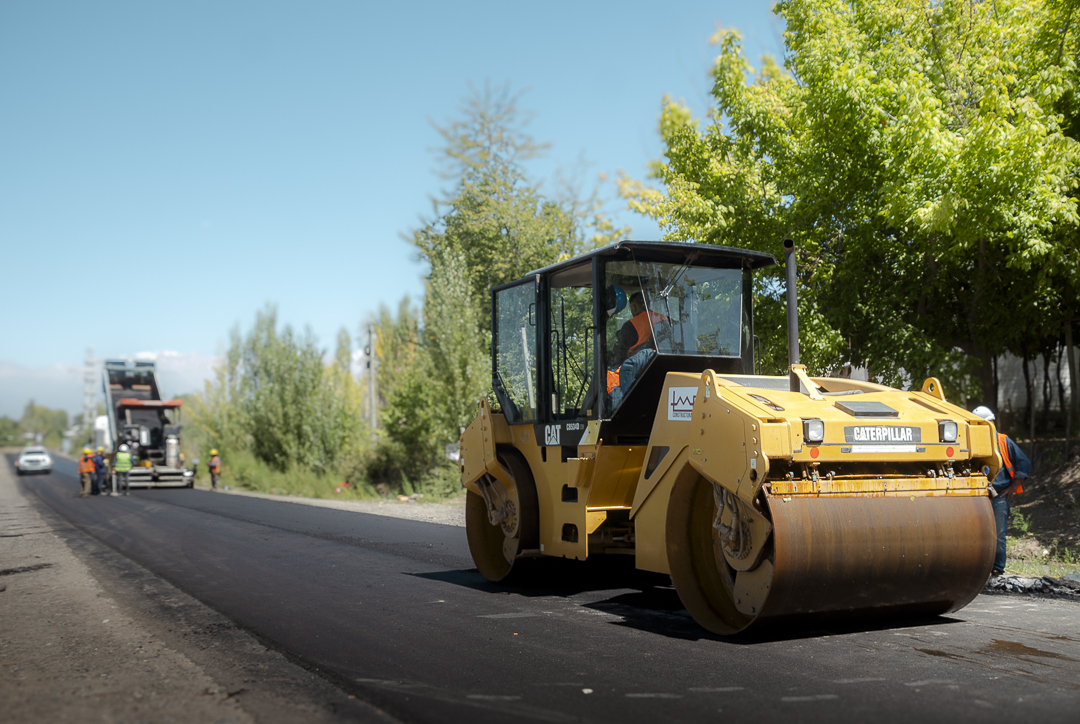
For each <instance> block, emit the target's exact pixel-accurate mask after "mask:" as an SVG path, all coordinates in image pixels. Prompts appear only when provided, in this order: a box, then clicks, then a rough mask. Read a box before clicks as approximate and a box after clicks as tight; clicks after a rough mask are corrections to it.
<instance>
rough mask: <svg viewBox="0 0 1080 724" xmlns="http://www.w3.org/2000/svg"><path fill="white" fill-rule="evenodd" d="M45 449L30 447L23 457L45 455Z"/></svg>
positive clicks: (24, 451)
mask: <svg viewBox="0 0 1080 724" xmlns="http://www.w3.org/2000/svg"><path fill="white" fill-rule="evenodd" d="M44 454H45V448H43V447H28V448H26V449H25V450H23V455H44Z"/></svg>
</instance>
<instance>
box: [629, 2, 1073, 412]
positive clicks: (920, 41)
mask: <svg viewBox="0 0 1080 724" xmlns="http://www.w3.org/2000/svg"><path fill="white" fill-rule="evenodd" d="M776 12H777V13H778V14H780V15H781V16H782V17H783V18H784V20H785V22H786V24H787V30H786V32H785V34H784V38H785V43H786V58H785V63H784V67H783V68H781V67H780V66H779V65H777V64H776V63H775V62H774V61H773V60H771V59H769V58H765V59H763V62H762V65H761V68H760V69H754V68H753V67H751V65H750V64H749V62H748V61H747V60H746V59H745V57H744V56H743V53H742V49H741V44H740V39H739V35H738V33H737V32H735V31H733V30H727V29H723V30H720V31H718V32H717V34H716V36H715V37H714V40H715V42H716V43H717V45H718V46H719V50H720V53H719V56H718V57H717V59H716V61H715V63H714V65H713V68H712V76H713V81H714V85H713V89H712V97H713V99H714V101H715V106H714V107H713V108H712V110H711V111H710V114H709V118H708V119H706V120H705V122H701V121H698V120H696V119H694V118H692V117H691V114H690V113H689V111H688V110H687V109H686V108H685V107H684V106H682V105H681V104H679V103H676V102H674V101H671V100H670V99H668V100H665V102H664V106H663V111H662V114H661V119H660V132H661V136H662V138H663V140H664V143H665V147H666V150H665V159H664V161H661V162H657V163H655V164H654V165H653V167H652V169H651V173H652V175H653V177H654V178H656V179H658V180H659V181H660V182H661V183H662V184H663V186H664V188H665V191H664V192H663V193H661V192H660V191H657V190H656V189H652V188H649V187H647V186H645V185H644V184H641V183H638V182H635V181H633V180H630V179H623V180H622V190H623V193H624V195H625V196H627V197H628V198H629V200H630V204H631V206H632V208H635V209H637V210H639V211H641V212H643V213H646V214H648V215H650V216H652V217H654V218H656V219H657V220H658V221H659V223H660V224H661V225H662V227H663V228H664V230H665V238H667V239H671V240H678V239H690V238H692V239H698V240H700V241H703V242H707V243H713V244H725V245H729V246H736V247H744V248H755V249H761V250H766V251H772V252H773V253H774V254H776V255H777V257H778V258H779V257H780V242H781V241H782V240H783V239H784V238H785V237H787V236H792V237H793V238H795V240H796V242H797V245H798V247H799V249H800V251H799V262H800V267H801V268H800V277H799V284H800V289H799V291H800V295H802V297H803V301H801V302H800V306H804V305H805V312H806V313H808V314H809V315H810V316H811V317H812V319H811V320H809V321H808V323H807V322H804V323H803V324H804V326H803V329H802V335H801V340H800V342H801V344H802V345H803V346H804V348H807V347H806V346H807V344H808V343H809V349H810V354H809V355H808V357H809V358H810V359H809V360H808V361H809V362H810V364H811V366H813V367H815V368H816V369H817V370H818V371H819V372H824V371H829V370H835V369H837V368H838V367H839V366H840V365H841V364H849V363H850V364H862V365H867V366H868V367H869V368H870V369H871V372H872V373H873V374H874V375H875V376H878V377H880V378H881V379H883V380H884V381H886V382H888V383H891V384H899V383H901V382H903V380H902V379H901V370H903V371H906V372H907V373H908V375H909V376H910V377H911V378H914V379H915V380H916V381H918V380H920V379H921V377H922V376H925V375H929V374H935V375H938V376H941V377H943V378H945V379H946V381H947V386H954V387H955V386H959V387H960V388H961V392H962V393H963V392H967V393H970V394H975V393H977V392H978V389H979V382H982V387H983V388H984V389H985V390H986V391H987V392H989V391H990V389H991V387H992V385H993V381H992V375H991V374H990V366H989V362H990V359H991V358H992V357H993V356H995V355H998V354H1001V353H1002V352H1003V351H1005V350H1013V351H1019V350H1021V349H1023V348H1024V347H1025V345H1030V344H1032V340H1033V339H1037V338H1039V337H1040V336H1043V335H1044V334H1045V333H1046V332H1047V331H1048V330H1053V331H1055V333H1060V330H1061V329H1062V325H1063V323H1064V320H1065V319H1067V318H1069V317H1071V316H1073V315H1075V310H1076V306H1077V305H1076V300H1077V299H1078V298H1080V284H1078V279H1077V271H1076V270H1077V269H1078V268H1080V252H1078V244H1077V235H1076V224H1077V199H1076V189H1077V178H1078V176H1077V174H1078V169H1080V146H1078V144H1077V142H1076V135H1075V131H1076V97H1077V95H1076V94H1077V89H1078V88H1080V74H1078V71H1077V56H1078V50H1080V3H1078V2H1076V0H1049V1H1047V0H1003V1H999V2H977V1H975V0H944V1H942V2H925V1H920V0H899V1H896V0H889V1H888V2H886V1H885V0H862V1H859V2H841V1H840V0H785V1H783V2H780V3H778V4H777V6H776ZM782 289H783V285H782V283H778V282H777V281H776V278H774V279H768V278H766V279H764V280H763V281H762V283H761V284H760V286H759V289H758V292H759V294H758V300H759V308H760V310H761V311H762V312H763V318H764V319H765V320H767V324H766V325H764V326H760V327H759V330H760V331H759V334H762V336H763V337H766V339H767V342H768V343H769V345H770V346H780V347H782V346H783V341H782V336H781V335H782V331H783V330H782V327H780V326H779V325H777V324H776V322H777V320H778V319H779V315H778V310H777V307H778V305H780V304H782V300H781V299H780V298H779V294H780V292H781V291H782ZM1070 310H1072V311H1070ZM804 318H805V317H804ZM773 358H774V359H780V358H782V357H781V356H780V355H773ZM774 371H776V370H775V366H774Z"/></svg>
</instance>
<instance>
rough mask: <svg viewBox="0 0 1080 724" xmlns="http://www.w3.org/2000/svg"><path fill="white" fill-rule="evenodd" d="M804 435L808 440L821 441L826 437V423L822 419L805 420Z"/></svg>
mask: <svg viewBox="0 0 1080 724" xmlns="http://www.w3.org/2000/svg"><path fill="white" fill-rule="evenodd" d="M802 435H803V440H805V441H806V442H809V443H815V442H821V441H822V440H824V439H825V423H824V422H822V421H821V420H803V422H802Z"/></svg>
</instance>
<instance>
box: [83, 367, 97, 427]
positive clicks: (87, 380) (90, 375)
mask: <svg viewBox="0 0 1080 724" xmlns="http://www.w3.org/2000/svg"><path fill="white" fill-rule="evenodd" d="M95 371H96V368H95V366H94V348H93V347H87V348H86V366H85V367H84V369H83V425H84V426H85V427H86V428H87V430H88V434H90V435H93V434H94V417H96V415H95V414H94V413H96V412H97V392H95V390H94V383H95V381H96V377H97V375H95V374H94V372H95Z"/></svg>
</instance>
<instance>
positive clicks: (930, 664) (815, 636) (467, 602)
mask: <svg viewBox="0 0 1080 724" xmlns="http://www.w3.org/2000/svg"><path fill="white" fill-rule="evenodd" d="M25 485H26V487H27V488H28V489H29V490H32V491H33V492H34V493H36V494H37V496H38V498H39V499H40V500H41V501H42V502H43V503H44V504H45V505H46V506H48V507H49V508H51V509H52V510H53V511H55V512H56V513H57V514H59V515H60V516H62V517H63V518H66V519H67V520H68V521H70V522H71V523H72V524H73V525H74V526H75V527H76V528H78V529H79V530H81V531H83V532H84V533H86V534H87V535H89V536H92V537H94V538H96V539H98V540H99V541H101V542H103V543H105V544H106V545H107V546H109V547H111V548H112V549H114V550H115V551H117V552H118V553H120V554H121V555H123V556H126V557H127V558H129V559H130V560H132V561H134V562H136V563H138V564H140V565H141V566H142V567H144V568H146V569H148V570H149V571H150V572H152V573H153V574H156V575H157V576H160V577H162V578H164V579H166V580H167V581H169V582H170V583H172V584H173V585H174V586H176V587H178V588H180V589H181V590H183V591H185V592H186V593H188V594H190V595H191V596H193V597H194V598H196V599H199V600H200V601H202V602H203V603H205V604H207V605H209V606H210V607H212V608H213V609H216V610H217V611H219V612H221V613H222V614H224V615H225V616H227V617H228V618H229V619H231V620H232V621H234V622H235V623H236V624H237V625H238V626H240V627H242V628H244V629H246V630H248V631H250V632H252V633H253V634H255V635H256V636H257V637H259V638H260V639H261V640H262V641H264V642H265V643H266V644H267V645H268V646H271V647H272V648H275V649H277V650H278V651H280V652H282V653H285V654H286V655H287V656H289V657H290V658H291V659H292V660H293V661H296V662H299V663H301V664H302V665H304V666H305V667H306V668H308V669H309V670H310V671H316V672H318V673H319V675H321V676H323V677H325V678H326V679H328V680H329V681H331V682H332V683H333V684H334V685H335V686H337V687H339V688H340V689H342V690H344V691H345V692H347V693H348V694H352V695H355V696H356V697H357V698H358V699H360V700H362V701H366V702H370V703H371V704H373V705H374V706H376V707H378V708H379V709H381V710H382V711H383V712H385V713H387V714H389V715H390V716H391V717H393V718H396V719H399V720H402V721H410V722H442V721H456V720H466V719H467V720H469V721H472V722H519V721H543V722H654V721H670V722H704V721H714V720H721V719H729V718H731V719H732V720H736V721H737V720H754V721H785V722H788V721H805V722H819V721H820V722H826V721H828V722H833V721H859V722H862V721H868V720H878V721H880V720H886V721H899V720H907V719H911V720H913V721H927V720H928V721H949V722H960V721H979V722H985V721H1006V720H1008V721H1014V722H1015V721H1039V722H1058V721H1060V722H1076V721H1080V604H1077V603H1075V602H1070V601H1059V600H1045V599H1036V598H1030V597H1018V596H986V595H983V596H979V597H978V598H977V599H976V600H975V601H974V602H973V603H972V604H971V605H970V606H968V607H967V608H966V609H964V610H962V611H960V612H958V613H956V614H952V615H951V616H948V617H936V618H930V619H926V618H924V619H918V620H897V619H889V620H884V621H870V622H867V621H834V622H831V623H827V624H823V623H816V624H811V625H806V626H803V627H790V626H789V627H784V628H776V627H774V628H769V629H764V630H759V631H756V632H754V633H752V634H750V635H742V636H738V637H733V638H726V639H725V638H720V637H717V636H713V635H711V634H708V633H707V632H705V631H704V630H703V629H701V628H699V627H698V626H697V625H696V624H695V623H694V622H693V620H692V619H691V618H690V616H689V615H688V614H687V613H686V612H685V610H684V609H683V608H682V606H681V605H680V603H679V599H678V596H677V594H676V593H675V591H674V589H673V588H672V587H671V586H670V581H669V580H668V579H667V578H666V577H658V576H653V575H645V574H641V573H637V572H635V571H633V570H632V568H630V567H628V566H626V565H621V566H620V565H604V566H600V565H592V564H591V563H590V564H577V563H569V562H563V561H542V562H540V563H541V564H542V565H538V566H537V571H536V576H535V577H534V578H533V579H531V580H530V582H529V583H528V585H523V586H518V587H510V588H507V587H502V586H497V585H493V584H490V583H487V582H486V581H485V580H484V579H483V578H482V577H481V576H480V574H479V573H477V571H476V570H475V568H474V567H473V565H472V561H471V559H470V557H469V552H468V545H467V543H466V540H465V531H464V529H463V528H459V527H452V526H441V525H434V524H428V523H419V522H413V521H408V520H401V519H396V518H386V517H380V516H373V515H365V514H359V513H352V512H345V511H339V510H333V509H327V508H317V507H310V506H305V505H297V504H294V503H288V502H277V501H273V500H263V499H256V498H251V497H245V496H233V495H224V494H215V493H212V492H209V491H202V490H136V491H133V492H132V494H131V496H130V497H122V498H104V497H103V498H89V499H80V498H79V497H78V484H77V482H76V476H75V466H74V463H71V462H69V461H66V460H63V459H57V461H56V469H55V470H54V472H53V473H52V474H51V475H47V476H38V477H34V478H29V479H26V481H25ZM624 563H625V562H624ZM546 564H550V565H546Z"/></svg>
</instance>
